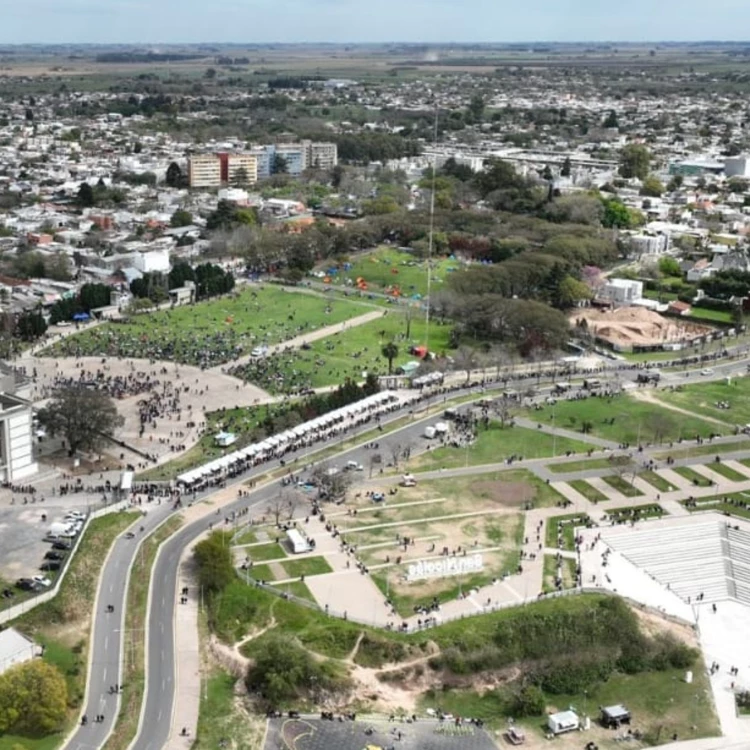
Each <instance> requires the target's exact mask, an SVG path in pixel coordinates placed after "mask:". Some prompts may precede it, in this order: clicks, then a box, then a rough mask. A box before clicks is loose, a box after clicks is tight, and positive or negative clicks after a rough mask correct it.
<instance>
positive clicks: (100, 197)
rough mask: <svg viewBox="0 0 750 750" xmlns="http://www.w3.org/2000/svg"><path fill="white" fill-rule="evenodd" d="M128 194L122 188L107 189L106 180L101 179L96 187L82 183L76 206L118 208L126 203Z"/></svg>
mask: <svg viewBox="0 0 750 750" xmlns="http://www.w3.org/2000/svg"><path fill="white" fill-rule="evenodd" d="M126 199H127V193H126V192H125V191H124V190H122V189H120V188H110V187H107V185H106V184H105V182H104V180H102V179H99V182H97V183H96V185H95V186H94V187H91V185H89V183H88V182H82V183H81V184H80V186H79V188H78V192H77V193H76V198H75V201H76V205H77V206H78V207H79V208H91V207H92V206H102V205H104V206H116V205H120V204H122V203H125V201H126Z"/></svg>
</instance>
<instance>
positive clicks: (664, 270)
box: [659, 255, 682, 276]
mask: <svg viewBox="0 0 750 750" xmlns="http://www.w3.org/2000/svg"><path fill="white" fill-rule="evenodd" d="M659 272H660V273H661V274H663V275H664V276H682V269H681V268H680V263H679V261H678V260H677V258H673V257H671V256H670V255H664V256H662V257H661V258H659Z"/></svg>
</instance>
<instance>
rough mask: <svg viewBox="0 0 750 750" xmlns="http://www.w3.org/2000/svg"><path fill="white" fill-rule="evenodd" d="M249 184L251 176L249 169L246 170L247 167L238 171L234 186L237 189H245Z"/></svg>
mask: <svg viewBox="0 0 750 750" xmlns="http://www.w3.org/2000/svg"><path fill="white" fill-rule="evenodd" d="M249 183H250V175H249V174H248V172H247V169H245V167H240V168H239V169H237V170H236V171H235V173H234V176H233V177H232V184H233V185H234V186H235V187H245V186H246V185H248V184H249Z"/></svg>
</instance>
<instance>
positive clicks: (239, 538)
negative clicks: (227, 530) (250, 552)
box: [232, 527, 258, 546]
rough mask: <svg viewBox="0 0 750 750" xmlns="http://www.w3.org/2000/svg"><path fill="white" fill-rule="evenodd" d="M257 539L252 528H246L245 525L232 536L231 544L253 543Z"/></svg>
mask: <svg viewBox="0 0 750 750" xmlns="http://www.w3.org/2000/svg"><path fill="white" fill-rule="evenodd" d="M257 541H258V536H257V534H256V533H255V531H253V530H252V529H248V528H247V527H245V528H244V529H242V530H241V531H238V532H237V534H236V535H235V536H234V537H233V538H232V544H234V545H237V546H239V545H241V544H255V543H256V542H257Z"/></svg>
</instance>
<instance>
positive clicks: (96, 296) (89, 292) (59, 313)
mask: <svg viewBox="0 0 750 750" xmlns="http://www.w3.org/2000/svg"><path fill="white" fill-rule="evenodd" d="M111 295H112V287H109V286H107V285H106V284H84V285H83V286H82V287H81V288H80V289H79V290H78V294H77V295H76V296H75V297H66V298H64V299H60V300H58V301H57V302H55V304H54V305H52V307H51V308H50V321H51V322H52V323H53V324H55V323H61V322H63V321H67V320H72V319H73V316H74V315H76V314H77V313H87V314H88V313H90V312H91V311H92V310H95V309H96V308H98V307H106V306H107V305H109V303H110V298H111Z"/></svg>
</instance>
